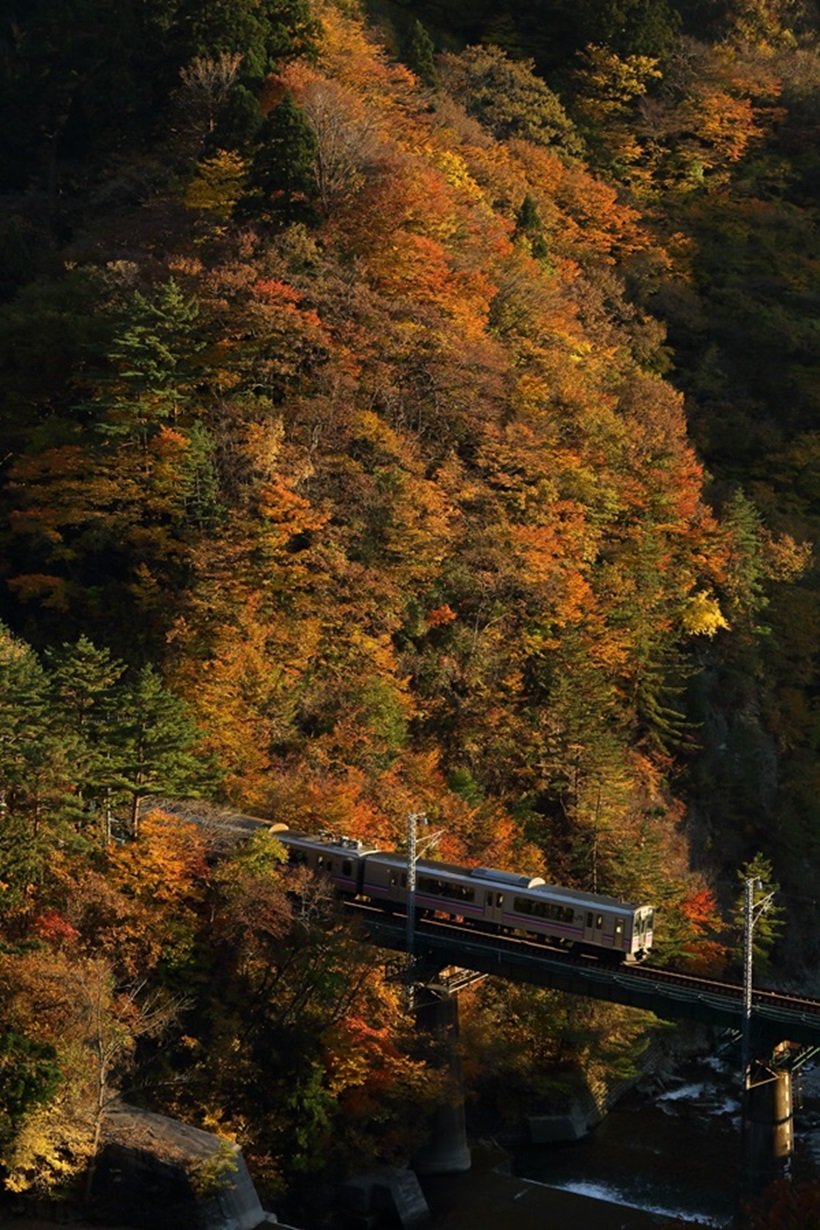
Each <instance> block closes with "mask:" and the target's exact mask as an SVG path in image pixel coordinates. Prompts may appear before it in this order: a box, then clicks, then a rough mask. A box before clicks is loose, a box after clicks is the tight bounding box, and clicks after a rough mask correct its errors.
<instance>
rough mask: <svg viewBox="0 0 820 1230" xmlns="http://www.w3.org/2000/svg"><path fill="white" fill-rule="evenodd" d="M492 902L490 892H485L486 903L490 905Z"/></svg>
mask: <svg viewBox="0 0 820 1230" xmlns="http://www.w3.org/2000/svg"><path fill="white" fill-rule="evenodd" d="M492 903H493V895H492V893H487V905H490V906H491V905H492Z"/></svg>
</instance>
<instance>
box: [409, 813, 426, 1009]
mask: <svg viewBox="0 0 820 1230" xmlns="http://www.w3.org/2000/svg"><path fill="white" fill-rule="evenodd" d="M420 819H422V820H423V819H424V817H423V816H419V814H418V812H414V811H411V812H408V813H407V939H406V946H407V995H408V999H409V1002H410V1006H411V1007H412V1005H413V964H414V959H413V949H414V946H415V938H416V937H415V930H416V859H417V857H418V855H417V852H416V851H417V836H418V823H419V820H420Z"/></svg>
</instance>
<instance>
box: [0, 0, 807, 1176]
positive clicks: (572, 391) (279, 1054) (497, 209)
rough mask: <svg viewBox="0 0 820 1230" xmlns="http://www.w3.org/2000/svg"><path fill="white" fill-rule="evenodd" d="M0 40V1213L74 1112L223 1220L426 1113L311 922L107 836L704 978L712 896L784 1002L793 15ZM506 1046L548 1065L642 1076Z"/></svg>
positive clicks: (84, 1137) (317, 16)
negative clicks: (250, 1178)
mask: <svg viewBox="0 0 820 1230" xmlns="http://www.w3.org/2000/svg"><path fill="white" fill-rule="evenodd" d="M11 10H12V11H11V12H10V13H9V15H8V16H7V17H4V18H3V19H2V25H1V26H0V107H1V108H2V115H3V119H4V122H3V124H2V125H0V165H2V166H3V168H4V172H5V173H4V184H3V196H2V198H0V250H2V253H3V264H2V285H1V286H0V291H1V292H2V303H0V355H1V356H2V364H3V382H2V393H0V415H2V440H3V449H2V456H0V467H1V468H0V483H1V484H2V486H1V487H0V500H1V501H2V526H0V533H1V534H2V550H0V574H1V575H0V616H2V619H3V621H4V623H3V625H2V626H1V627H0V681H1V685H0V986H1V987H2V994H1V995H0V1165H1V1166H2V1167H3V1168H4V1170H3V1173H4V1175H5V1181H6V1184H7V1186H9V1187H10V1188H11V1189H12V1190H28V1189H34V1190H55V1189H59V1188H60V1187H61V1185H62V1186H63V1187H64V1186H65V1184H67V1183H70V1182H72V1181H73V1180H74V1178H75V1176H77V1175H79V1174H81V1172H82V1170H83V1167H84V1165H85V1162H86V1160H87V1158H88V1156H89V1155H90V1153H91V1152H93V1148H94V1145H95V1142H96V1138H97V1133H98V1131H99V1124H100V1117H101V1114H102V1113H103V1110H104V1106H105V1104H106V1100H107V1098H108V1097H109V1096H111V1092H112V1091H115V1090H117V1089H119V1090H120V1091H122V1092H123V1093H124V1094H126V1095H127V1096H129V1097H130V1098H131V1099H136V1100H143V1101H144V1102H145V1103H146V1104H147V1105H149V1106H151V1107H152V1109H160V1110H166V1111H169V1112H171V1113H176V1114H179V1115H180V1116H183V1117H188V1118H190V1119H192V1120H194V1121H196V1122H198V1123H200V1124H202V1125H203V1126H207V1127H210V1128H212V1129H214V1130H220V1131H224V1132H225V1133H226V1134H227V1135H229V1136H231V1137H232V1138H234V1139H238V1140H239V1142H240V1143H241V1145H242V1147H243V1148H244V1149H245V1151H246V1154H247V1156H248V1159H249V1162H250V1164H251V1166H252V1168H255V1174H256V1175H258V1176H259V1177H260V1182H261V1185H262V1187H263V1188H264V1189H265V1190H267V1191H268V1192H273V1191H277V1190H281V1189H283V1188H285V1187H286V1186H289V1187H290V1188H291V1190H294V1185H298V1181H299V1176H300V1175H302V1176H305V1175H309V1176H310V1175H315V1173H316V1172H317V1171H318V1170H319V1169H321V1168H324V1173H325V1175H326V1176H327V1177H334V1176H336V1175H338V1174H341V1173H344V1171H345V1168H346V1166H347V1165H348V1164H349V1163H350V1161H351V1158H353V1157H354V1156H355V1158H356V1160H357V1164H358V1163H360V1161H361V1158H362V1157H363V1156H365V1157H367V1156H372V1157H373V1158H376V1159H381V1160H384V1159H385V1158H390V1159H392V1158H394V1157H401V1156H404V1155H406V1153H407V1150H408V1148H410V1147H411V1146H412V1143H413V1133H414V1131H415V1130H417V1128H418V1124H419V1117H418V1107H419V1106H423V1105H425V1104H426V1103H427V1101H428V1100H429V1099H431V1098H433V1097H434V1096H435V1091H436V1079H437V1078H436V1076H435V1072H434V1070H433V1069H432V1068H429V1067H428V1066H427V1065H426V1062H425V1056H424V1055H422V1054H419V1053H418V1052H417V1051H416V1050H415V1049H414V1039H413V1036H412V1028H411V1022H409V1020H408V1019H407V1017H406V1016H405V1014H404V1011H403V1007H402V1001H401V996H400V994H399V991H398V988H397V987H396V986H395V985H394V984H392V983H390V982H389V981H386V980H385V978H384V976H383V975H382V974H381V973H380V972H379V971H378V970H376V969H374V968H373V967H372V965H371V964H370V963H369V961H370V958H369V957H368V955H367V952H366V950H365V951H362V950H361V947H360V946H358V945H357V943H356V941H355V939H353V938H351V936H350V935H349V934H348V933H347V932H346V931H345V929H344V927H343V926H342V925H341V924H340V923H338V921H334V916H333V913H332V903H330V902H329V901H327V900H326V899H325V895H324V894H323V891H322V890H321V887H320V886H315V885H314V886H307V889H308V896H307V897H305V898H304V899H302V902H301V904H300V905H296V904H294V898H293V896H292V895H291V894H289V893H288V891H287V890H288V887H289V881H288V876H287V873H286V871H285V870H283V868H282V867H281V864H280V858H281V854H282V851H281V849H280V848H277V846H276V844H275V842H273V840H272V839H269V840H262V839H257V840H256V841H254V842H252V843H251V844H250V845H248V846H247V847H236V848H231V849H229V850H227V851H225V850H223V851H220V852H215V851H214V849H213V848H212V843H211V842H210V840H209V838H208V835H207V833H206V832H203V831H201V830H197V829H196V828H195V827H194V826H193V825H191V824H188V823H186V822H184V821H180V820H179V819H172V818H169V817H168V816H165V817H164V818H163V816H162V814H161V813H158V812H157V811H156V809H154V808H153V807H152V806H151V805H147V804H146V800H147V799H149V798H150V797H151V796H166V797H171V796H174V797H199V798H201V799H203V800H204V801H205V802H204V803H203V809H204V810H207V807H208V805H209V804H210V805H213V804H220V805H224V806H230V807H233V808H236V809H242V810H244V811H246V812H253V813H254V814H256V815H259V816H264V817H269V818H270V819H271V820H275V821H280V822H284V823H286V824H288V825H290V826H291V827H297V828H300V829H306V830H308V831H315V830H318V829H320V828H321V829H330V830H332V831H334V832H336V833H344V834H347V835H350V836H355V837H366V838H368V839H370V840H372V841H373V842H375V843H377V844H383V845H385V846H387V847H400V846H401V844H402V841H403V838H404V831H405V825H406V817H407V813H408V812H410V811H412V812H417V813H418V812H423V813H425V814H426V815H427V817H428V818H429V819H430V821H431V823H432V825H433V826H434V828H435V829H436V831H439V830H440V831H441V833H442V836H441V838H440V841H439V844H438V847H437V851H438V856H439V857H441V858H448V859H457V860H459V861H467V862H475V863H482V864H486V865H490V866H496V867H502V868H510V869H531V870H532V871H533V872H536V873H538V874H542V875H543V876H544V877H545V879H547V880H548V881H552V882H560V883H567V884H573V885H577V886H579V887H582V888H585V889H593V890H595V891H600V892H605V893H611V894H615V895H618V896H624V897H626V898H635V899H639V900H646V901H652V902H654V903H655V904H656V905H657V909H658V931H657V940H658V953H657V959H659V960H667V961H671V962H674V963H676V964H680V963H682V962H685V961H689V962H691V963H694V964H695V965H696V966H699V967H701V968H703V967H705V966H706V965H708V964H709V963H711V964H712V965H713V966H714V964H715V963H718V962H719V961H720V960H721V954H723V953H724V952H725V951H726V950H727V949H729V948H731V945H732V943H733V937H732V933H731V926H730V924H728V923H727V924H726V925H724V924H723V923H722V922H721V912H722V911H723V912H724V914H725V916H726V917H727V918H729V916H730V913H731V906H732V896H733V892H734V884H735V880H736V874H737V871H738V869H739V868H741V867H742V866H743V865H744V864H746V863H747V862H748V860H750V859H752V858H757V862H756V864H755V865H756V866H757V867H762V868H764V869H765V871H766V874H767V875H773V876H774V878H775V879H776V880H777V881H779V882H780V884H781V885H782V886H783V888H784V889H785V894H784V896H783V897H782V903H783V908H784V909H785V910H786V913H787V919H788V928H787V931H786V935H785V936H784V939H783V942H782V945H781V949H782V954H781V959H783V960H785V961H787V962H788V964H789V968H790V969H791V972H792V973H794V972H795V971H796V970H800V971H802V973H803V974H804V975H805V973H806V971H807V970H808V969H810V968H811V967H812V965H813V963H814V962H815V961H816V957H817V951H818V936H819V935H820V933H818V919H817V915H816V903H815V902H814V901H813V897H814V880H815V876H816V868H817V860H818V855H819V854H820V849H818V837H819V836H820V827H819V826H818V819H819V817H818V813H817V806H818V805H817V799H818V796H820V789H818V787H819V786H820V779H819V778H818V768H817V760H816V754H815V753H816V745H817V739H818V732H819V731H820V727H818V715H817V709H816V693H817V685H818V678H817V651H816V646H817V630H818V595H817V587H816V573H815V571H814V565H813V563H812V556H811V550H812V543H813V541H814V538H815V535H816V530H817V519H818V504H817V465H818V458H820V447H819V446H818V439H819V437H818V429H817V420H816V400H817V390H818V387H820V385H818V379H817V377H818V351H817V338H818V328H817V309H818V292H817V270H818V250H817V228H816V215H817V198H816V188H817V184H818V176H820V164H819V163H818V159H819V158H820V155H819V154H818V145H817V141H816V137H817V132H818V118H819V117H820V110H818V86H820V65H819V64H818V57H817V46H816V35H817V22H816V13H815V12H814V9H813V8H812V7H811V5H810V3H808V2H806V3H803V0H726V2H725V3H717V2H715V3H709V2H708V0H703V2H702V3H701V4H699V5H691V4H687V5H683V4H681V5H680V6H679V8H678V7H676V6H675V5H674V4H673V3H672V0H668V3H655V2H649V0H618V2H616V0H612V2H611V3H610V2H609V0H606V2H605V3H603V4H599V3H597V2H596V3H595V4H593V3H591V2H590V3H583V2H581V0H575V2H573V3H569V0H541V2H536V0H530V3H527V4H519V5H515V6H513V5H506V4H501V3H497V2H495V3H493V4H482V3H477V2H473V3H471V4H470V5H469V6H466V5H465V6H463V8H462V6H460V5H456V4H454V5H451V4H446V5H444V4H435V3H432V2H431V3H429V4H425V3H406V4H395V5H378V6H374V7H373V9H372V10H371V11H369V12H368V13H365V12H364V11H362V10H360V9H359V8H358V7H357V5H356V4H355V3H352V2H349V0H338V2H337V3H332V2H330V0H310V2H309V0H262V2H261V3H260V2H257V0H222V2H220V3H213V2H209V3H206V2H205V0H150V3H148V4H145V3H138V0H123V2H122V3H119V4H117V5H116V6H114V5H111V4H109V3H106V2H105V0H71V3H66V2H65V0H37V3H31V2H30V0H25V2H24V0H12V3H11ZM497 994H498V992H497V991H493V992H492V993H490V994H488V996H487V997H486V1002H485V1003H484V1005H483V1006H481V1005H479V1006H477V1007H476V1012H477V1013H481V1012H484V1013H485V1014H486V1021H488V1022H491V1021H493V1020H495V1019H496V1018H497V1017H499V1018H500V1017H503V1013H500V1012H499V1007H498V1003H497V1002H496V999H495V998H494V997H495V996H497ZM516 994H517V995H518V996H520V992H518V993H516ZM531 1000H532V1001H533V1002H531V1003H530V1004H529V1006H527V1005H524V1004H523V1003H522V1004H519V1005H518V1006H517V1009H516V1013H517V1018H516V1019H522V1020H523V1019H525V1018H526V1015H527V1013H528V1012H535V1011H539V1012H541V1013H547V1019H548V1018H549V1013H550V1012H552V1014H553V1019H554V1024H555V1029H554V1032H553V1034H552V1035H551V1034H550V1032H549V1030H548V1029H543V1028H542V1031H541V1032H542V1034H543V1036H542V1037H541V1039H540V1043H539V1047H540V1049H539V1051H538V1055H537V1058H538V1061H539V1063H540V1064H541V1065H542V1067H543V1065H544V1064H546V1063H547V1061H548V1060H549V1059H550V1058H552V1059H565V1058H566V1057H567V1055H568V1054H570V1053H572V1052H573V1045H574V1043H575V1042H578V1040H579V1036H580V1034H583V1036H584V1039H585V1041H586V1042H588V1040H589V1037H591V1036H594V1035H595V1033H596V1030H597V1032H598V1036H599V1037H606V1038H608V1040H609V1041H610V1042H612V1041H613V1039H615V1040H616V1041H617V1040H618V1039H619V1038H623V1039H626V1038H628V1037H629V1036H630V1030H631V1029H632V1028H633V1027H634V1026H633V1025H630V1024H629V1023H628V1022H623V1023H620V1022H615V1023H614V1019H613V1017H612V1016H611V1015H610V1016H606V1014H605V1013H604V1014H603V1015H602V1012H601V1011H596V1012H595V1013H592V1010H589V1013H591V1015H589V1019H584V1020H582V1021H580V1022H575V1023H574V1024H572V1025H570V1024H568V1023H567V1021H566V1020H564V1019H563V1018H562V1016H561V1013H562V1009H561V1007H560V1006H559V1005H557V1004H556V1003H554V1002H553V1003H550V997H549V996H545V995H543V993H541V994H540V996H537V997H536V996H533V997H531ZM44 1005H45V1006H44ZM585 1011H586V1010H585ZM611 1011H612V1010H609V1009H608V1010H607V1012H611ZM582 1015H583V1014H582ZM544 1019H545V1018H544V1017H543V1016H542V1017H541V1020H542V1025H543V1020H544ZM499 1028H500V1027H499ZM621 1028H622V1030H623V1033H622V1034H621V1033H620V1032H619V1030H620V1029H621ZM574 1031H577V1033H578V1037H576V1034H575V1033H574ZM480 1033H481V1030H477V1031H476V1035H477V1036H478V1035H479V1034H480ZM525 1036H528V1035H526V1031H525V1032H524V1034H521V1035H520V1036H515V1037H513V1036H512V1035H508V1036H506V1037H505V1038H504V1039H502V1038H501V1035H500V1034H499V1041H498V1045H497V1047H496V1051H495V1062H496V1063H497V1064H498V1065H500V1066H501V1067H504V1065H506V1067H505V1068H504V1070H505V1071H507V1072H508V1073H511V1074H514V1073H515V1072H516V1071H518V1072H519V1074H522V1073H524V1067H525V1064H527V1063H534V1062H535V1061H534V1058H533V1055H532V1053H531V1051H529V1052H528V1051H527V1049H526V1047H525V1046H524V1043H523V1041H522V1039H523V1038H524V1037H525ZM525 1055H526V1056H527V1057H526V1058H525ZM476 1066H477V1069H478V1068H480V1067H481V1065H480V1064H479V1063H478V1062H477V1065H476ZM21 1073H22V1075H21ZM129 1073H130V1075H129ZM485 1076H486V1073H485ZM478 1079H480V1078H478V1077H477V1080H478ZM521 1079H522V1082H523V1081H524V1080H525V1079H526V1081H528V1082H529V1084H530V1087H532V1086H533V1082H534V1081H535V1082H536V1084H537V1077H536V1076H534V1074H533V1073H531V1072H530V1073H525V1074H523V1075H522V1077H521ZM490 1083H492V1082H491V1081H490ZM342 1122H344V1124H345V1127H344V1130H342V1127H341V1124H342ZM331 1140H332V1141H333V1142H334V1144H333V1148H332V1149H330V1147H329V1142H330V1141H331ZM294 1142H296V1144H294Z"/></svg>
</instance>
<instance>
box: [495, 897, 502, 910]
mask: <svg viewBox="0 0 820 1230" xmlns="http://www.w3.org/2000/svg"><path fill="white" fill-rule="evenodd" d="M495 904H496V905H497V906H498V908H499V909H501V906H502V905H503V904H504V894H503V893H496V895H495Z"/></svg>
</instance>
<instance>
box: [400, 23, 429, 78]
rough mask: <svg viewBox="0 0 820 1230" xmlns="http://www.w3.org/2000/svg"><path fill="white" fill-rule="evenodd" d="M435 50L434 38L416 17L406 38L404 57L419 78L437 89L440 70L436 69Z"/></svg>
mask: <svg viewBox="0 0 820 1230" xmlns="http://www.w3.org/2000/svg"><path fill="white" fill-rule="evenodd" d="M433 52H434V47H433V40H432V39H431V38H430V35H429V34H428V33H427V30H426V29H425V28H424V26H423V25H422V24H421V22H420V21H419V20H418V19H416V20H415V21H414V22H413V25H412V28H411V30H410V34H409V36H408V37H407V39H406V40H405V45H404V50H403V56H402V58H403V60H404V62H405V64H406V65H407V67H408V68H412V70H413V72H414V73H415V74H416V76H417V77H418V78H419V80H420V81H422V82H423V83H424V84H425V85H427V86H429V87H430V88H431V89H435V88H436V87H437V86H438V70H437V69H436V62H435V59H434V58H433Z"/></svg>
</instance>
